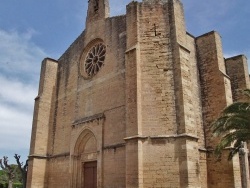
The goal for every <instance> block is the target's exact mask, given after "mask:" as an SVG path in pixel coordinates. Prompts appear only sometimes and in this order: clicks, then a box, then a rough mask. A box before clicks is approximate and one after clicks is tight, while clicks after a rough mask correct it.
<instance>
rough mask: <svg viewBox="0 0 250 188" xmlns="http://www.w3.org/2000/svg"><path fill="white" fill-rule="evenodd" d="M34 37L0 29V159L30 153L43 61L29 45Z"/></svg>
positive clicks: (38, 52)
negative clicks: (1, 156) (34, 110)
mask: <svg viewBox="0 0 250 188" xmlns="http://www.w3.org/2000/svg"><path fill="white" fill-rule="evenodd" d="M34 34H35V31H34V30H32V29H30V30H28V31H27V32H25V33H18V32H17V31H10V32H8V31H5V30H3V29H0V41H1V42H0V85H1V89H0V130H1V135H0V151H4V152H6V154H5V153H3V154H0V155H8V153H15V151H16V152H17V153H18V152H20V153H22V152H27V151H28V149H29V144H30V134H31V127H32V114H33V106H34V98H35V97H36V95H37V89H38V79H39V75H40V74H39V72H40V67H41V66H40V65H41V61H42V59H43V58H44V57H46V53H45V52H44V51H43V50H42V49H41V48H40V47H39V46H37V45H35V44H34V43H33V42H32V38H33V36H34ZM22 154H23V155H25V154H24V153H22ZM26 155H27V154H26ZM11 157H12V156H9V158H11Z"/></svg>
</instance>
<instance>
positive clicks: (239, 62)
mask: <svg viewBox="0 0 250 188" xmlns="http://www.w3.org/2000/svg"><path fill="white" fill-rule="evenodd" d="M225 62H226V70H227V74H228V76H229V77H230V80H231V88H232V94H233V100H234V101H241V100H245V99H244V96H242V94H241V93H240V92H239V90H240V89H246V88H248V89H249V88H250V81H249V73H248V66H247V58H246V57H245V56H244V55H239V56H235V57H231V58H227V59H226V60H225Z"/></svg>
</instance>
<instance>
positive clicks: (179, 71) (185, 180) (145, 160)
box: [27, 0, 250, 188]
mask: <svg viewBox="0 0 250 188" xmlns="http://www.w3.org/2000/svg"><path fill="white" fill-rule="evenodd" d="M244 88H250V82H249V74H248V68H247V59H246V57H245V56H244V55H239V56H235V57H232V58H228V59H225V58H224V56H223V52H222V44H221V37H220V35H219V34H218V33H217V32H216V31H212V32H208V33H206V34H204V35H201V36H198V37H194V36H192V35H191V34H190V33H188V32H187V31H186V27H185V20H184V12H183V6H182V3H181V1H180V0H143V1H142V2H136V1H132V2H131V3H129V4H128V5H127V7H126V14H125V15H121V16H116V17H109V1H108V0H89V5H88V14H87V19H86V29H85V30H84V31H83V32H82V34H81V35H80V36H79V37H78V38H77V39H76V40H75V41H74V42H73V43H72V45H71V46H70V47H69V48H68V49H67V50H66V52H65V53H64V54H63V55H62V56H61V57H60V58H59V59H58V60H53V59H50V58H45V59H44V60H43V62H42V68H41V77H40V85H39V91H38V96H37V98H36V99H35V108H34V117H33V128H32V136H31V145H30V156H29V170H28V181H27V187H28V188H82V187H84V188H160V187H162V188H170V187H171V188H173V187H174V188H177V187H181V188H184V187H185V188H187V187H190V188H194V187H200V188H231V187H237V188H238V187H242V182H243V180H244V179H246V178H245V177H244V174H243V173H242V168H241V165H240V159H239V156H238V155H236V156H235V157H234V158H233V160H232V161H228V160H227V155H228V150H225V152H224V153H223V157H222V160H221V161H219V162H218V161H216V158H215V157H214V155H213V149H214V147H215V146H216V143H217V142H218V139H216V138H214V137H213V136H212V134H211V131H210V124H211V122H212V121H213V120H214V119H215V118H216V117H218V115H219V113H220V112H221V110H222V109H223V108H225V107H226V106H227V105H229V104H231V103H232V102H233V101H236V100H240V96H238V93H237V92H236V91H237V90H238V89H244ZM245 158H247V156H246V157H245ZM245 162H247V160H245ZM246 170H248V166H247V169H246ZM247 179H248V177H247Z"/></svg>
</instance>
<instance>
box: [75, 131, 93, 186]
mask: <svg viewBox="0 0 250 188" xmlns="http://www.w3.org/2000/svg"><path fill="white" fill-rule="evenodd" d="M72 160H73V171H72V187H75V188H97V141H96V137H95V136H94V134H93V132H91V131H90V130H88V129H86V130H84V131H83V132H82V133H81V134H80V136H79V137H78V139H77V141H76V144H75V148H74V155H73V156H72Z"/></svg>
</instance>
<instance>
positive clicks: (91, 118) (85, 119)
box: [72, 113, 105, 128]
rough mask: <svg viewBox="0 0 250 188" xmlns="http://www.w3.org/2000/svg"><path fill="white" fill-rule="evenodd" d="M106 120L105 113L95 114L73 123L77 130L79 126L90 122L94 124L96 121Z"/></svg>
mask: <svg viewBox="0 0 250 188" xmlns="http://www.w3.org/2000/svg"><path fill="white" fill-rule="evenodd" d="M104 118H105V115H104V113H99V114H95V115H93V116H88V117H84V118H81V119H78V120H75V121H74V122H73V123H72V128H75V127H76V126H77V125H79V124H84V123H88V122H92V121H94V120H100V119H104Z"/></svg>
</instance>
